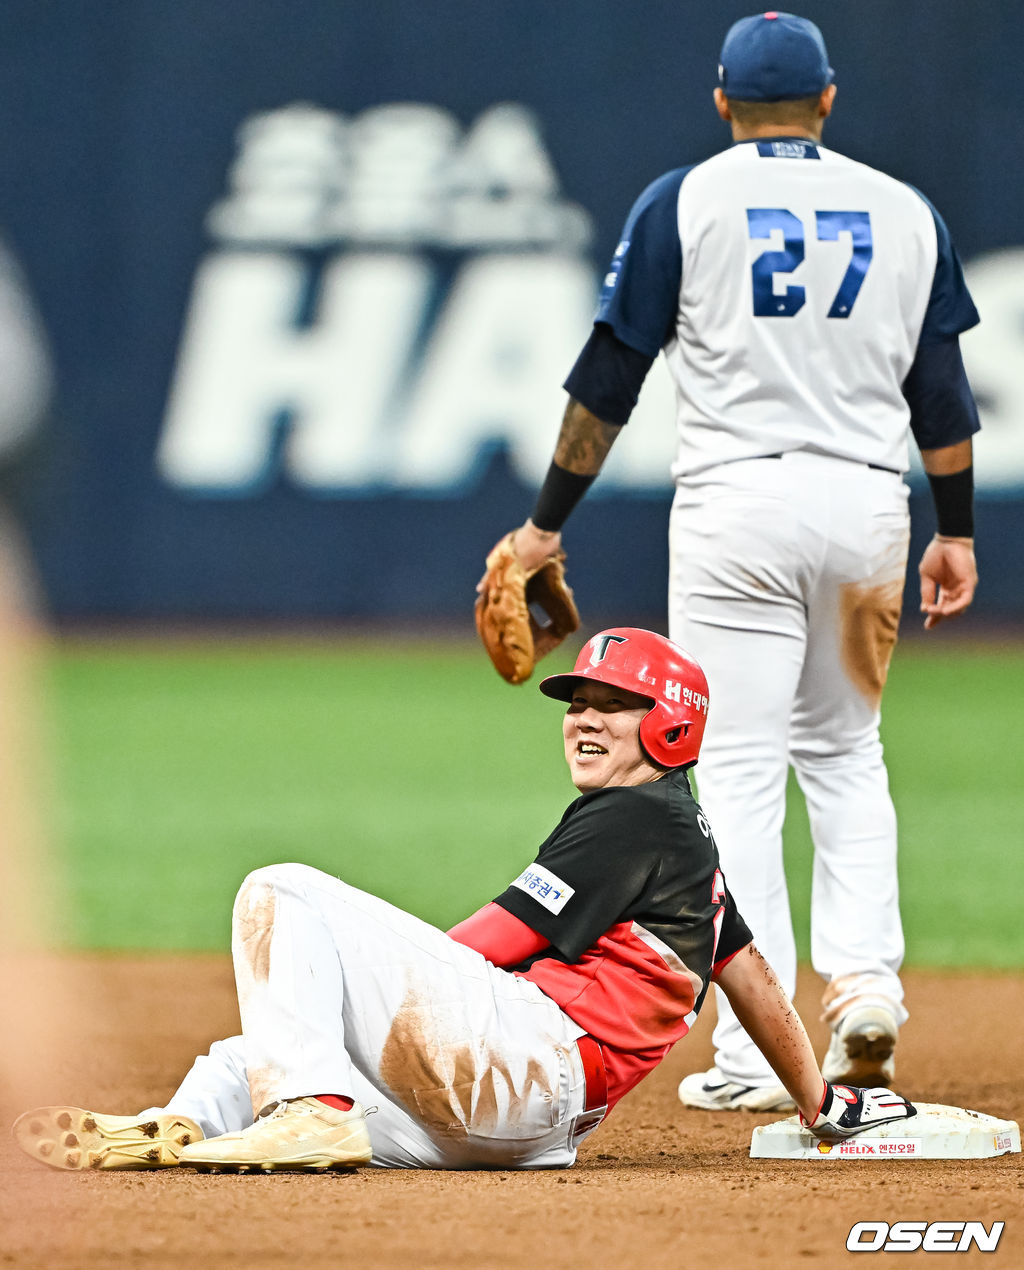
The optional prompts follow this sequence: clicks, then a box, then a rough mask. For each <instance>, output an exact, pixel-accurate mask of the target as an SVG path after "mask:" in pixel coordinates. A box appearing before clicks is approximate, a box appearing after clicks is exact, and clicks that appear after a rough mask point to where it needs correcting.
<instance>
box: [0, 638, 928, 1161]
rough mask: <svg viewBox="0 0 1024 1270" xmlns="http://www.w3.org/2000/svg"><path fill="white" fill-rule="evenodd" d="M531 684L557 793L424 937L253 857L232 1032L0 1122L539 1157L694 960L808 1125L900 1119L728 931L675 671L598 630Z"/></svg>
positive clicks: (631, 1052)
mask: <svg viewBox="0 0 1024 1270" xmlns="http://www.w3.org/2000/svg"><path fill="white" fill-rule="evenodd" d="M541 689H542V691H543V692H545V693H546V694H547V695H548V696H549V697H554V698H556V699H557V700H561V701H566V702H568V711H567V713H566V715H565V719H564V723H563V728H562V731H563V740H564V746H565V757H566V760H567V762H568V764H569V769H570V772H571V774H572V779H573V782H574V783H575V785H576V787H577V788H578V789H579V790H580V793H581V797H579V798H578V799H576V801H575V802H573V803H572V804H570V806H569V807H568V809H567V810H566V812H565V814H564V815H563V816H562V819H561V820H560V821H559V823H558V825H557V826H556V828H555V829H554V831H553V832H552V833H551V834H550V836H549V837H548V838H547V839H546V841H545V842H544V843H543V844H542V845H541V848H540V851H539V853H538V855H537V858H536V859H535V860H534V862H533V863H532V864H531V865H529V867H528V868H526V869H524V871H523V872H522V873H521V874H520V875H519V877H517V878H516V879H515V881H513V882H512V884H511V885H510V886H509V887H508V888H507V889H506V890H505V891H504V892H503V893H502V894H501V895H499V896H498V897H497V899H496V900H495V901H494V902H493V903H491V904H488V905H486V906H485V907H484V908H482V909H481V910H479V912H477V913H476V914H475V915H474V916H472V917H470V918H468V919H467V920H466V921H464V922H462V923H461V924H460V925H459V926H457V927H455V929H454V930H453V931H451V932H449V934H448V935H446V934H444V933H443V932H442V931H439V930H436V929H435V928H434V927H432V926H428V925H427V924H426V923H424V922H422V921H420V920H418V919H417V918H415V917H412V916H410V915H409V914H408V913H404V912H401V911H400V910H398V909H396V908H393V907H392V906H391V905H390V904H386V903H384V901H382V900H379V899H376V898H375V897H374V896H372V895H367V894H365V893H364V892H362V891H357V890H355V889H354V888H353V887H350V886H346V885H345V884H344V883H343V882H340V881H338V880H337V879H336V878H332V877H328V876H327V875H326V874H324V873H320V872H318V871H317V870H315V869H310V868H307V867H305V866H304V865H299V864H290V865H279V866H276V867H271V868H266V869H259V870H257V871H256V872H255V873H252V874H250V875H249V877H248V878H247V879H246V880H245V883H244V884H243V886H242V888H241V890H240V891H239V893H238V898H237V900H236V902H235V909H234V919H233V927H232V952H233V955H234V962H235V979H236V984H237V989H238V1004H239V1009H240V1013H241V1019H242V1031H243V1035H242V1036H240V1037H235V1038H234V1039H232V1040H227V1041H220V1042H218V1043H217V1044H215V1045H214V1046H213V1047H212V1049H211V1050H210V1053H209V1055H208V1056H206V1057H202V1058H199V1059H197V1060H196V1063H195V1065H194V1067H193V1068H192V1070H191V1072H190V1073H189V1074H188V1076H187V1077H186V1078H185V1081H184V1083H183V1084H182V1085H181V1087H180V1088H179V1089H178V1091H177V1093H176V1094H175V1095H174V1097H173V1098H172V1099H171V1101H170V1103H169V1104H168V1105H167V1107H166V1108H161V1109H154V1110H152V1111H149V1112H144V1113H142V1114H141V1116H137V1117H110V1116H102V1115H97V1114H96V1113H93V1112H88V1111H83V1110H81V1109H80V1108H75V1107H48V1108H39V1109H37V1110H36V1111H32V1112H28V1113H27V1114H26V1115H24V1116H22V1117H20V1119H19V1120H18V1121H17V1123H16V1124H15V1130H14V1131H15V1136H16V1137H17V1139H18V1141H19V1142H20V1144H21V1145H22V1146H23V1147H24V1148H25V1149H26V1150H27V1151H28V1152H29V1154H31V1155H33V1156H34V1157H35V1158H36V1159H39V1160H42V1161H43V1162H45V1163H48V1164H51V1165H54V1166H56V1167H58V1168H69V1169H86V1168H147V1167H159V1166H161V1165H173V1164H175V1163H178V1162H180V1163H181V1164H189V1165H194V1166H196V1167H199V1168H208V1169H225V1170H229V1171H235V1170H249V1169H255V1170H275V1169H325V1168H332V1167H333V1168H353V1167H356V1166H358V1165H360V1164H369V1163H373V1164H376V1165H380V1166H383V1167H390V1168H486V1167H493V1168H557V1167H564V1166H566V1165H569V1164H572V1162H573V1161H574V1159H575V1157H576V1148H577V1145H578V1143H579V1142H580V1141H581V1140H582V1139H583V1138H584V1137H585V1136H586V1134H588V1133H589V1132H591V1131H592V1130H593V1129H595V1128H596V1127H597V1125H598V1124H599V1123H600V1122H601V1120H602V1119H603V1117H604V1115H605V1114H606V1113H607V1111H608V1109H609V1108H611V1107H613V1106H614V1105H615V1103H616V1102H617V1101H618V1100H619V1099H620V1098H621V1097H622V1096H623V1094H625V1093H626V1092H627V1091H628V1090H629V1089H631V1088H632V1087H633V1086H634V1085H635V1084H636V1083H637V1082H638V1081H639V1080H641V1079H642V1077H643V1076H644V1075H646V1074H647V1072H649V1071H650V1070H651V1069H652V1068H653V1067H655V1066H656V1065H657V1064H658V1063H659V1062H660V1061H661V1059H662V1058H664V1056H665V1054H666V1053H667V1052H668V1050H669V1048H670V1047H671V1046H672V1045H673V1044H674V1043H675V1042H676V1041H677V1040H679V1039H680V1038H681V1037H683V1036H685V1035H686V1033H687V1031H688V1030H689V1028H690V1026H691V1024H692V1022H693V1020H694V1018H695V1017H696V1014H697V1011H698V1010H699V1009H700V1006H701V1003H702V1001H703V1000H704V996H705V994H706V992H707V985H708V982H709V981H710V979H711V977H712V976H713V975H714V976H716V977H717V978H718V981H719V982H720V983H721V984H722V986H723V988H724V989H725V990H726V991H727V992H728V993H729V995H730V997H731V998H732V999H733V1001H734V1003H735V1005H736V1008H737V1010H738V1011H739V1012H740V1014H741V1017H743V1018H744V1019H745V1020H746V1022H747V1024H748V1026H749V1027H750V1028H751V1030H752V1032H753V1034H754V1035H755V1036H756V1037H757V1038H758V1040H759V1041H760V1043H761V1044H763V1045H764V1047H765V1053H766V1055H767V1056H768V1058H769V1059H770V1061H771V1062H772V1063H774V1065H775V1066H776V1068H777V1070H778V1074H779V1078H780V1079H782V1080H783V1081H785V1083H786V1085H787V1086H788V1088H789V1089H790V1091H791V1092H792V1095H793V1097H794V1099H795V1100H796V1101H797V1103H798V1104H799V1105H800V1107H801V1108H803V1110H804V1112H805V1114H806V1118H807V1120H808V1121H810V1122H811V1127H812V1129H813V1131H814V1132H816V1133H817V1134H819V1136H823V1137H833V1138H835V1137H845V1136H848V1135H849V1134H850V1133H855V1132H857V1131H858V1130H860V1129H863V1128H866V1127H868V1126H869V1125H873V1124H880V1123H884V1122H885V1121H887V1120H894V1119H904V1118H906V1117H907V1116H910V1115H913V1114H914V1109H913V1107H912V1106H910V1104H908V1103H907V1102H905V1101H904V1100H903V1099H901V1098H899V1097H897V1095H895V1094H892V1093H890V1092H889V1091H887V1090H881V1089H876V1090H871V1091H868V1090H851V1089H848V1088H843V1087H839V1088H837V1089H833V1087H832V1086H831V1085H827V1084H826V1083H825V1082H824V1081H823V1079H822V1076H821V1073H820V1072H819V1070H818V1067H817V1064H816V1063H815V1060H814V1054H813V1052H812V1050H811V1047H810V1043H809V1042H808V1040H807V1035H806V1033H805V1032H804V1030H803V1026H802V1024H801V1023H800V1020H799V1018H798V1017H797V1015H796V1014H795V1012H794V1011H793V1008H792V1006H791V1005H790V1003H789V1001H788V999H787V998H786V997H785V995H784V994H783V993H782V991H781V990H780V988H779V986H778V983H777V981H776V980H775V977H774V976H773V974H772V973H771V971H770V970H769V969H768V967H767V965H766V963H765V962H764V960H763V959H762V958H761V957H760V955H759V954H758V953H757V952H756V950H755V949H754V946H753V944H752V943H751V942H750V932H749V931H748V930H747V927H746V925H745V924H744V922H743V919H742V918H741V917H740V916H739V914H738V912H737V911H736V907H735V905H734V904H733V902H732V899H731V897H730V895H729V893H728V891H727V889H726V885H725V879H724V878H723V876H722V872H721V870H720V869H719V867H718V854H717V852H716V850H715V843H714V839H713V838H712V836H711V830H710V828H709V826H708V823H707V821H706V820H705V818H704V816H703V813H702V812H701V810H700V808H699V807H698V806H697V804H696V803H695V802H694V800H693V795H692V794H691V792H690V786H689V782H688V779H687V775H686V771H687V769H688V768H689V767H690V766H692V765H693V763H695V762H696V760H697V755H698V752H699V750H700V745H701V737H702V734H703V732H704V723H705V719H706V716H707V710H708V691H707V681H706V680H705V678H704V675H703V673H702V671H701V670H700V667H699V666H698V665H697V664H696V663H695V662H694V661H693V660H692V659H691V658H690V657H688V656H687V655H686V654H685V653H684V652H683V651H682V650H681V649H679V648H677V647H676V646H675V645H673V644H671V643H670V642H669V641H668V640H666V639H665V638H664V637H662V636H660V635H653V634H651V633H650V632H648V631H640V630H634V629H632V628H617V629H613V630H609V631H603V632H602V633H601V634H599V635H596V636H595V637H594V638H593V639H592V640H590V642H589V643H588V644H587V645H586V646H585V647H584V649H583V651H582V653H581V654H580V657H579V659H578V661H577V663H576V667H575V669H574V670H573V672H572V673H570V674H565V675H555V676H553V677H551V678H549V679H546V680H544V682H543V683H542V684H541ZM369 1106H372V1107H373V1108H375V1114H372V1115H371V1114H368V1113H367V1114H364V1108H366V1107H369ZM204 1134H205V1135H206V1140H200V1139H202V1138H203V1135H204Z"/></svg>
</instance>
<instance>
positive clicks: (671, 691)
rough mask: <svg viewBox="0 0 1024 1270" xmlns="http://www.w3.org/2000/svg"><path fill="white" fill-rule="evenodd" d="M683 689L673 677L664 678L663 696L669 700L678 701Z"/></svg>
mask: <svg viewBox="0 0 1024 1270" xmlns="http://www.w3.org/2000/svg"><path fill="white" fill-rule="evenodd" d="M682 691H683V685H682V684H681V683H677V682H676V681H675V680H674V679H666V680H665V696H666V697H668V699H669V701H678V700H679V697H680V695H681V693H682Z"/></svg>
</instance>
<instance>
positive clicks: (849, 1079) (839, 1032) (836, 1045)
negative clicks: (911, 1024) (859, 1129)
mask: <svg viewBox="0 0 1024 1270" xmlns="http://www.w3.org/2000/svg"><path fill="white" fill-rule="evenodd" d="M898 1032H899V1025H898V1024H897V1022H896V1020H895V1019H894V1018H893V1016H892V1013H891V1011H889V1010H887V1009H886V1008H885V1006H883V1005H862V1006H857V1007H855V1008H854V1009H852V1010H850V1011H849V1013H848V1014H845V1015H844V1016H843V1017H842V1018H841V1019H840V1020H839V1023H838V1024H837V1026H836V1029H835V1031H834V1032H833V1033H832V1040H831V1041H830V1042H829V1047H828V1053H827V1054H826V1055H825V1061H824V1062H823V1063H822V1065H821V1074H822V1075H823V1076H824V1077H825V1079H826V1080H827V1081H830V1082H831V1083H832V1084H837V1083H838V1084H841V1085H860V1086H867V1087H869V1088H870V1087H871V1086H873V1085H891V1084H892V1079H893V1076H894V1075H895V1071H896V1063H895V1059H894V1057H893V1051H894V1050H895V1048H896V1036H897V1033H898Z"/></svg>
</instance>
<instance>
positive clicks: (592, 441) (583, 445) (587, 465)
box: [555, 397, 622, 476]
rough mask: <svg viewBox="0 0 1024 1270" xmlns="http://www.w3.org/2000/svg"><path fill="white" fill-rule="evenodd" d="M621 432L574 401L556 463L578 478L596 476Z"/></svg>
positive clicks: (564, 424)
mask: <svg viewBox="0 0 1024 1270" xmlns="http://www.w3.org/2000/svg"><path fill="white" fill-rule="evenodd" d="M621 431H622V429H621V428H618V427H616V426H615V425H614V424H611V423H604V422H602V420H600V419H599V418H598V417H597V415H592V414H591V413H590V411H589V410H588V409H587V408H586V406H581V405H580V403H579V402H578V401H574V400H573V398H572V397H570V398H569V404H568V405H567V406H566V408H565V415H564V416H563V418H562V430H561V432H559V434H558V444H557V446H556V447H555V462H556V463H557V464H558V466H559V467H563V468H565V470H566V471H567V472H575V473H576V475H577V476H596V475H597V473H598V472H600V470H601V464H602V463H603V462H604V461H605V459H606V458H607V457H608V451H609V450H610V449H611V448H612V444H613V443H614V441H615V438H616V437H617V436H618V435H619V433H620V432H621Z"/></svg>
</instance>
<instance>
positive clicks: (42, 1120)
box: [11, 1107, 203, 1169]
mask: <svg viewBox="0 0 1024 1270" xmlns="http://www.w3.org/2000/svg"><path fill="white" fill-rule="evenodd" d="M11 1132H12V1133H13V1135H14V1140H15V1141H16V1142H17V1144H18V1146H20V1147H21V1149H22V1150H23V1151H25V1152H26V1153H27V1154H28V1155H30V1156H31V1157H32V1158H33V1160H38V1161H39V1162H40V1164H49V1165H50V1167H51V1168H55V1169H168V1168H172V1167H173V1166H174V1165H175V1164H177V1163H178V1156H179V1154H180V1153H181V1150H182V1148H183V1147H185V1146H187V1145H188V1144H189V1143H190V1142H197V1141H199V1140H201V1139H202V1136H203V1131H202V1129H200V1127H199V1126H198V1125H197V1124H196V1123H195V1121H193V1120H189V1119H187V1118H186V1117H185V1116H172V1115H169V1114H167V1113H166V1112H159V1113H157V1114H154V1115H145V1116H101V1115H97V1113H96V1112H94V1111H84V1110H83V1109H82V1108H81V1107H37V1108H36V1110H35V1111H27V1112H26V1113H25V1114H24V1115H23V1116H19V1117H18V1119H17V1120H15V1122H14V1125H13V1127H12V1130H11Z"/></svg>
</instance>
